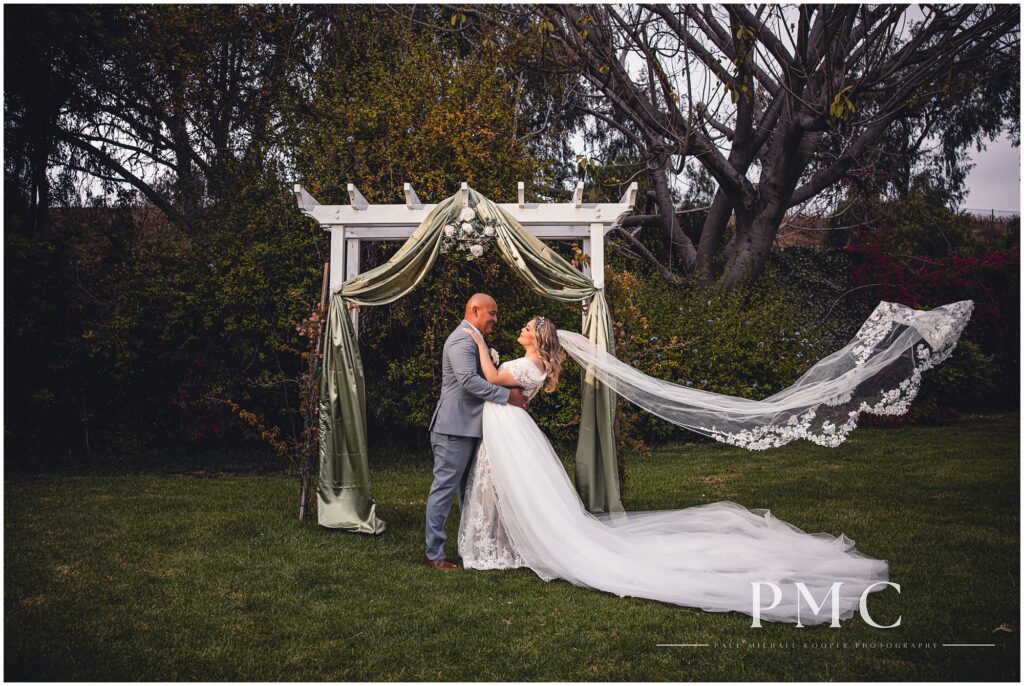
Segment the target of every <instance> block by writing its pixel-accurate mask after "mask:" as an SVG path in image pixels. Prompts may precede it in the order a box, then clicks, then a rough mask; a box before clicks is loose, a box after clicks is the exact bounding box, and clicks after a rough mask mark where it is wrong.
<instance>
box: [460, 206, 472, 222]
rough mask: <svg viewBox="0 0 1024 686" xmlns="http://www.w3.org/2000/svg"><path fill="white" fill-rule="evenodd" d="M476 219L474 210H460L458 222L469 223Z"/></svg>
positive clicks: (469, 208)
mask: <svg viewBox="0 0 1024 686" xmlns="http://www.w3.org/2000/svg"><path fill="white" fill-rule="evenodd" d="M474 219H476V210H474V209H473V208H472V207H464V208H462V212H461V213H460V214H459V220H460V221H464V222H471V221H473V220H474Z"/></svg>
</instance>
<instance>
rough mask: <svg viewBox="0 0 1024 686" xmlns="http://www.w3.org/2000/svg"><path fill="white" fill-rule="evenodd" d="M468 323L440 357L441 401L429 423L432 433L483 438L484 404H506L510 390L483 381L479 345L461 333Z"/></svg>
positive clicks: (449, 340)
mask: <svg viewBox="0 0 1024 686" xmlns="http://www.w3.org/2000/svg"><path fill="white" fill-rule="evenodd" d="M463 327H467V328H468V327H469V322H467V321H466V320H465V319H463V320H462V323H460V324H459V325H458V327H456V329H455V330H454V331H452V333H451V335H449V336H448V340H447V341H445V343H444V353H443V355H442V356H441V397H440V399H439V400H438V401H437V408H435V409H434V416H433V417H432V418H431V420H430V430H431V431H435V432H437V433H439V434H449V435H451V436H470V437H473V438H480V437H481V436H482V435H483V431H482V430H481V417H482V415H483V411H484V401H485V400H490V401H491V402H495V403H503V404H504V403H507V402H508V395H509V389H507V388H504V387H503V386H495V385H494V384H491V383H488V382H487V380H486V379H484V375H483V371H482V370H481V369H480V353H479V352H478V350H477V347H476V342H474V341H473V339H472V338H470V336H469V334H467V333H466V332H465V331H463V330H462V328H463Z"/></svg>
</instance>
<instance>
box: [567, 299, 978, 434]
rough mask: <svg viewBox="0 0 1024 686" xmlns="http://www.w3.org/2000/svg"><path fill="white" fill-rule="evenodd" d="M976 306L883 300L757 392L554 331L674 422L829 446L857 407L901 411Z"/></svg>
mask: <svg viewBox="0 0 1024 686" xmlns="http://www.w3.org/2000/svg"><path fill="white" fill-rule="evenodd" d="M973 309H974V303H973V302H972V301H970V300H963V301H960V302H956V303H951V304H949V305H943V306H942V307H938V308H935V309H934V310H929V311H922V310H914V309H911V308H909V307H906V306H905V305H900V304H898V303H890V302H884V301H883V302H881V303H880V304H879V305H878V307H876V308H875V310H874V312H872V314H871V316H870V317H868V319H867V320H866V321H865V322H864V324H863V325H862V326H861V328H860V330H859V331H858V332H857V334H856V335H855V336H854V338H853V340H851V341H850V343H848V344H847V345H846V346H845V347H843V348H842V349H840V350H839V351H837V352H835V353H833V354H832V355H829V356H828V357H826V358H824V359H822V360H820V361H819V362H818V363H816V364H815V365H814V366H813V367H811V369H809V370H808V371H807V372H805V373H804V375H803V376H801V377H800V379H798V380H797V381H796V383H794V384H793V385H792V386H790V387H789V388H786V389H784V390H782V391H780V392H778V393H776V394H774V395H772V396H770V397H768V398H765V399H764V400H760V401H756V400H749V399H746V398H736V397H733V396H727V395H722V394H718V393H711V392H708V391H700V390H696V389H692V388H687V387H685V386H680V385H678V384H673V383H671V382H668V381H664V380H662V379H655V378H653V377H650V376H647V375H646V374H643V373H641V372H640V371H638V370H636V369H634V368H632V367H629V366H628V365H626V364H624V363H622V362H621V361H619V360H618V359H616V358H615V357H613V356H611V355H609V354H608V353H606V352H605V351H603V350H600V349H598V348H597V347H596V346H594V345H593V344H592V343H591V342H590V341H589V340H588V339H586V338H584V337H583V336H580V335H579V334H576V333H573V332H571V331H563V330H559V332H558V337H559V340H560V342H561V343H562V347H563V348H564V349H565V351H566V352H567V353H568V354H569V355H570V356H571V357H572V358H573V359H575V360H576V361H577V362H578V363H580V366H582V367H583V368H584V369H587V370H588V371H590V372H592V373H593V374H594V375H595V376H596V377H597V378H598V380H600V381H601V382H602V383H604V384H606V385H607V386H609V387H610V388H612V389H613V390H614V391H615V392H616V393H618V394H619V395H621V396H623V397H624V398H626V399H627V400H629V401H630V402H633V403H634V404H636V405H638V406H640V407H642V408H643V409H645V410H647V411H649V412H651V413H652V414H655V415H657V416H659V417H661V418H662V419H665V420H666V421H669V422H672V423H673V424H676V425H679V426H682V427H684V428H687V429H690V430H692V431H696V432H698V433H702V434H704V435H706V436H710V437H711V438H714V439H715V440H717V441H721V442H723V443H728V444H730V445H736V446H741V447H743V448H747V449H750V450H765V449H768V448H774V447H778V446H781V445H785V444H786V443H789V442H790V441H793V440H795V439H798V438H804V439H807V440H809V441H813V442H814V443H817V444H818V445H823V446H828V447H836V446H838V445H839V444H841V443H842V442H843V441H845V440H846V437H847V436H848V435H849V433H850V432H851V431H853V429H854V428H855V427H856V426H857V422H858V420H859V418H860V415H861V414H862V413H864V412H867V413H869V414H875V415H902V414H906V413H907V411H908V410H909V408H910V403H911V402H912V401H913V400H914V398H915V397H917V393H918V391H919V390H920V387H921V374H922V373H923V372H925V371H927V370H929V369H932V368H933V367H935V366H936V365H938V364H939V363H941V362H943V361H945V360H946V359H947V358H949V356H950V355H951V354H952V353H953V350H955V349H956V345H957V341H958V340H959V338H960V334H961V333H962V332H963V329H964V327H965V326H966V325H967V322H968V321H969V320H970V317H971V313H972V312H973ZM908 372H909V374H908Z"/></svg>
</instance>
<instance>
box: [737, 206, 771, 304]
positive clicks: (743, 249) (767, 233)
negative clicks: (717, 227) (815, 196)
mask: <svg viewBox="0 0 1024 686" xmlns="http://www.w3.org/2000/svg"><path fill="white" fill-rule="evenodd" d="M778 230H779V220H778V219H777V218H774V217H771V216H766V215H765V214H761V215H759V216H758V217H757V218H756V219H755V220H754V221H753V222H751V223H750V225H749V226H748V227H747V228H746V230H745V231H743V232H742V234H741V233H740V226H739V219H738V218H737V226H736V237H737V239H736V240H735V241H734V242H733V246H732V253H731V255H730V256H729V260H728V262H727V263H726V266H725V287H726V288H729V289H732V288H736V287H738V286H741V285H744V284H749V283H753V282H754V281H755V280H757V277H759V276H760V275H761V272H762V271H764V265H765V263H767V261H768V255H769V254H770V252H771V248H772V243H773V242H774V241H775V234H776V232H778Z"/></svg>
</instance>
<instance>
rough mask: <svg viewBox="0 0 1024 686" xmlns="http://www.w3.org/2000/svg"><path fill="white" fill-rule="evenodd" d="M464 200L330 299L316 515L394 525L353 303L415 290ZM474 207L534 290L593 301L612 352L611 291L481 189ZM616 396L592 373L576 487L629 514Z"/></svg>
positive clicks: (472, 196) (598, 505)
mask: <svg viewBox="0 0 1024 686" xmlns="http://www.w3.org/2000/svg"><path fill="white" fill-rule="evenodd" d="M458 199H459V194H458V193H457V194H455V195H453V196H452V197H450V198H447V199H446V200H443V201H442V202H440V203H438V205H437V206H436V207H435V208H434V209H433V210H432V211H431V212H430V214H428V215H427V217H426V218H425V219H424V220H423V222H422V223H421V224H420V225H419V227H418V228H417V229H416V231H414V232H413V234H412V236H410V237H409V239H408V240H407V241H406V242H405V244H404V245H402V247H401V248H400V249H399V251H398V252H397V253H395V255H394V256H393V257H392V258H391V259H390V260H388V261H387V262H385V263H384V264H382V265H380V266H379V267H377V268H375V269H372V270H370V271H368V272H366V273H364V274H360V275H359V276H357V277H355V278H353V279H350V280H349V281H346V282H345V283H344V284H342V286H341V288H340V289H339V290H338V291H336V292H334V293H333V294H332V296H331V303H330V308H329V310H328V315H327V330H328V333H329V338H328V341H327V343H328V345H327V348H326V350H325V352H324V372H323V376H322V377H321V384H320V486H319V489H318V490H317V499H318V502H319V507H318V509H317V513H318V520H319V523H320V524H321V525H323V526H326V527H331V528H340V529H347V530H351V531H358V532H362V533H380V532H381V531H383V530H384V526H385V524H384V522H382V521H381V520H379V519H378V518H377V517H376V513H375V511H374V503H373V499H372V496H371V491H370V477H369V464H368V459H367V453H366V393H365V388H364V382H363V366H362V359H361V358H360V356H359V343H358V340H357V338H356V334H355V330H354V328H353V326H352V322H351V320H350V319H349V316H348V311H347V310H348V307H349V305H350V304H354V305H371V306H372V305H385V304H387V303H390V302H393V301H395V300H397V299H399V298H401V297H402V296H404V295H405V294H407V293H408V292H409V291H411V290H412V289H413V288H415V287H416V285H417V284H418V283H419V282H420V281H421V280H422V279H423V277H424V276H425V275H426V274H427V272H428V271H429V270H430V268H431V267H432V266H433V265H434V262H435V261H436V260H437V256H438V254H439V253H440V249H441V238H442V235H443V229H444V225H445V224H446V223H449V222H454V221H455V218H456V217H457V215H458V213H459V212H460V211H461V209H462V207H461V204H459V203H458ZM469 205H470V207H473V208H474V209H475V210H476V212H477V214H478V216H479V217H480V219H481V220H483V221H484V222H485V223H494V224H496V225H497V237H496V239H495V243H496V246H497V249H498V250H499V252H500V254H501V256H502V257H503V258H504V259H505V261H506V262H508V264H509V265H511V266H512V267H514V268H515V269H516V272H517V273H518V274H519V275H520V276H521V277H522V278H523V279H524V280H525V281H526V282H527V283H528V284H530V287H531V288H532V289H533V290H534V291H535V292H537V293H539V294H541V295H544V296H546V297H549V298H552V299H555V300H560V301H564V302H578V301H581V300H585V299H587V298H591V297H592V298H593V300H592V302H591V304H590V307H589V309H588V312H587V318H586V323H585V325H584V331H583V333H584V335H586V336H588V337H589V338H590V340H591V341H593V342H594V343H595V344H597V345H599V346H601V347H602V348H604V349H606V350H608V351H609V352H613V351H612V344H613V339H612V335H611V320H610V317H609V313H608V306H607V303H606V302H605V299H604V294H603V292H602V291H601V290H600V289H598V288H596V287H595V286H594V283H593V282H592V281H591V280H590V279H588V278H587V277H586V276H585V275H584V274H582V273H580V272H579V271H577V270H576V269H575V268H573V266H572V265H571V264H569V262H567V261H566V260H565V259H564V258H562V257H561V256H560V255H558V254H557V253H556V252H554V251H553V250H551V249H550V248H549V247H548V246H546V245H544V243H543V242H541V241H540V240H538V239H537V238H535V237H534V236H532V235H531V234H530V233H529V232H528V231H526V229H524V228H523V226H522V225H521V224H519V222H517V221H516V220H515V218H513V217H512V216H511V215H509V214H508V213H507V212H505V211H504V210H502V209H501V207H499V206H498V205H496V204H494V203H492V202H491V201H490V200H488V199H487V198H485V197H484V196H483V195H481V194H480V193H478V192H476V191H474V190H473V189H469ZM614 403H615V399H614V397H613V395H612V391H611V390H609V389H608V388H605V387H604V386H603V385H602V384H601V383H600V382H598V381H597V380H596V379H594V378H593V376H592V375H588V374H584V383H583V398H582V407H583V412H582V413H581V420H580V440H579V445H578V446H577V450H576V472H577V479H576V488H577V490H578V491H579V493H580V497H581V498H582V499H583V502H584V504H585V505H586V506H587V508H588V509H589V510H590V511H591V512H595V513H597V512H621V511H622V505H621V502H620V499H619V481H618V471H617V467H616V460H615V442H614V438H613V435H612V422H613V420H614V416H615V404H614Z"/></svg>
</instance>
